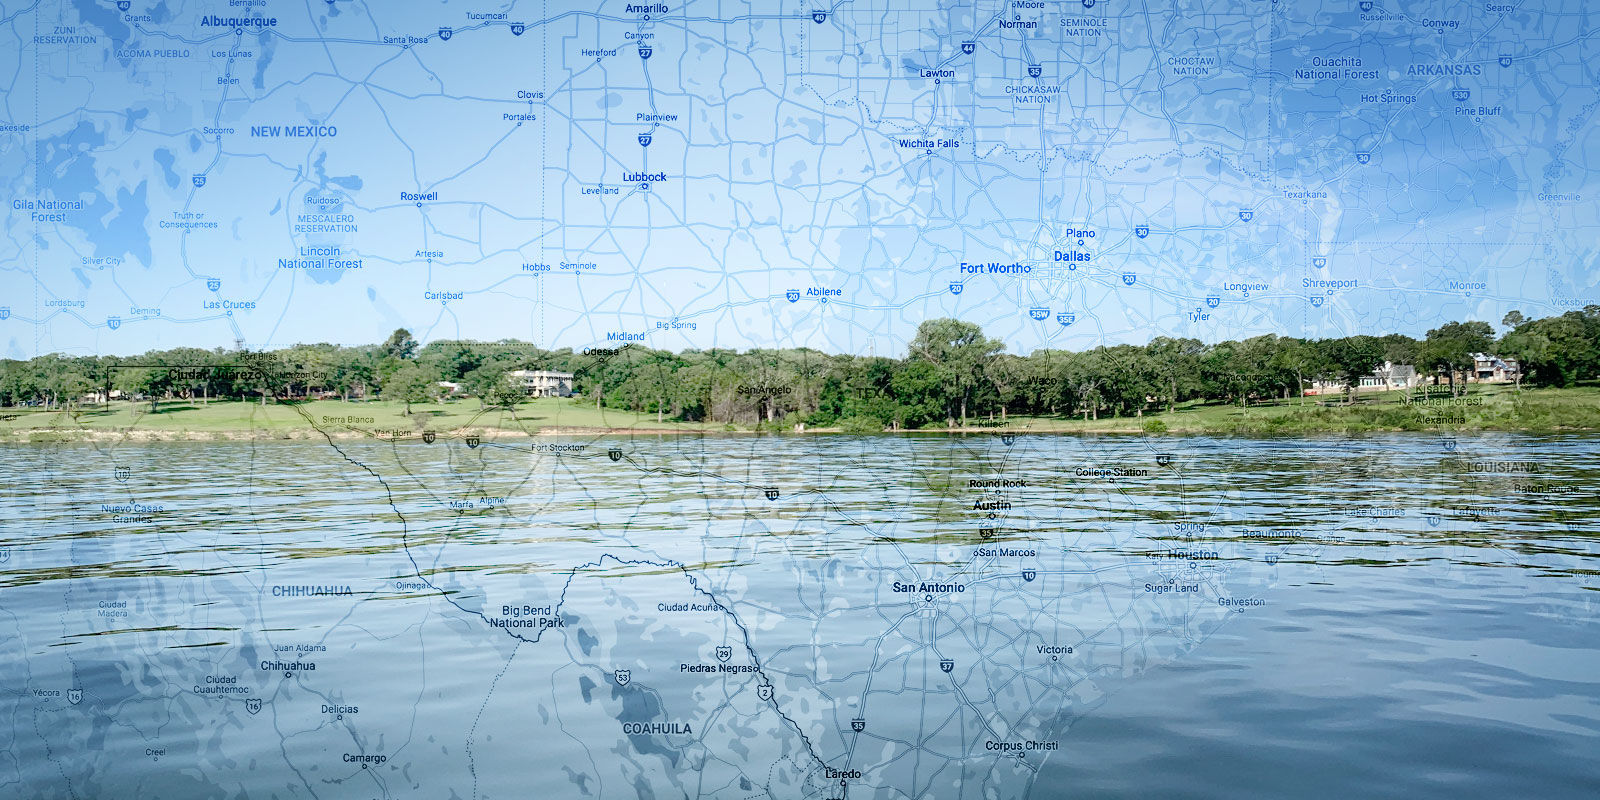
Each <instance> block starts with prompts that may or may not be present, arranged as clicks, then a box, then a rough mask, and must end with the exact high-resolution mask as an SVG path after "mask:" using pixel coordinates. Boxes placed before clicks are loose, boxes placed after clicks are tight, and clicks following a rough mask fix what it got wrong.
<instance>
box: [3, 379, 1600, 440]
mask: <svg viewBox="0 0 1600 800" xmlns="http://www.w3.org/2000/svg"><path fill="white" fill-rule="evenodd" d="M998 422H999V420H998V419H997V420H995V421H994V422H990V421H989V420H987V419H984V420H973V421H972V424H971V426H970V429H971V430H975V431H983V430H1010V431H1029V432H1062V433H1133V432H1152V433H1160V432H1170V433H1240V434H1296V433H1317V432H1361V431H1386V430H1468V431H1470V430H1528V431H1561V430H1589V431H1593V430H1600V385H1585V386H1579V387H1576V388H1572V389H1529V390H1524V391H1522V392H1520V393H1519V392H1516V391H1515V390H1514V389H1513V388H1512V387H1510V386H1483V387H1479V386H1474V387H1471V389H1470V390H1469V393H1468V394H1467V401H1466V402H1465V403H1455V402H1448V401H1447V402H1445V403H1442V404H1439V405H1432V406H1425V407H1419V406H1417V405H1407V404H1405V403H1403V402H1401V393H1399V392H1390V393H1375V394H1365V395H1362V396H1361V397H1360V398H1359V399H1358V401H1357V402H1356V403H1355V404H1352V405H1348V406H1347V405H1343V403H1342V400H1341V399H1340V398H1338V397H1322V398H1310V397H1308V398H1305V401H1304V402H1301V401H1300V400H1299V399H1294V400H1288V401H1282V400H1280V401H1275V402H1271V403H1262V404H1252V405H1251V406H1249V407H1248V408H1241V407H1239V406H1238V405H1227V404H1216V403H1208V404H1202V403H1189V404H1185V405H1183V406H1180V407H1179V408H1178V409H1177V410H1175V411H1173V412H1170V413H1167V412H1163V413H1159V414H1147V415H1145V416H1143V417H1121V418H1116V417H1106V416H1102V417H1101V418H1100V419H1098V420H1089V421H1085V420H1083V419H1082V418H1081V417H1073V418H1066V417H1023V416H1012V417H1010V418H1009V419H1008V420H1006V422H1005V424H1004V425H1003V426H1001V425H997V424H995V423H998ZM428 429H431V430H435V431H438V432H440V433H452V434H457V435H461V434H465V433H469V432H471V433H480V434H490V433H501V434H511V433H517V434H530V435H531V434H537V433H540V432H545V433H549V432H552V431H554V430H557V429H582V430H601V429H613V430H614V429H635V430H661V431H663V432H669V431H680V432H720V431H726V430H729V429H730V428H729V427H728V426H726V425H722V424H711V423H684V422H671V421H667V422H659V423H658V422H656V419H655V415H653V414H633V413H629V412H625V411H617V410H614V409H596V408H595V407H594V406H593V405H591V404H588V403H583V402H580V401H574V400H572V399H565V398H543V399H538V400H530V401H527V402H525V403H521V404H519V405H518V406H517V407H516V412H515V414H514V415H513V414H511V413H509V412H507V411H505V410H503V409H488V410H485V409H480V408H479V407H478V403H477V401H476V400H462V401H459V402H454V403H441V404H426V405H414V406H412V408H411V413H410V414H406V413H405V407H404V405H402V404H400V403H395V402H387V401H374V402H352V403H345V402H341V401H337V400H319V401H315V402H308V403H298V404H276V403H269V404H267V405H265V406H263V405H261V404H260V403H259V402H214V403H209V404H200V403H193V404H190V403H185V402H170V403H163V404H161V406H160V408H159V409H158V410H157V411H156V412H155V413H151V411H150V405H149V404H148V403H131V402H113V403H112V404H111V406H110V408H109V409H101V408H91V409H87V410H83V411H81V412H80V413H76V414H68V413H65V412H60V411H40V410H34V409H20V408H17V409H0V441H24V440H51V439H61V438H72V439H76V438H110V437H116V436H120V435H128V436H131V437H134V438H186V439H196V438H197V439H211V438H215V439H226V438H291V439H311V438H321V437H322V436H323V435H324V433H332V434H334V435H338V436H341V437H360V436H380V437H383V438H390V437H393V436H396V435H399V436H415V435H417V434H419V433H421V432H422V431H423V430H428ZM822 430H826V429H822Z"/></svg>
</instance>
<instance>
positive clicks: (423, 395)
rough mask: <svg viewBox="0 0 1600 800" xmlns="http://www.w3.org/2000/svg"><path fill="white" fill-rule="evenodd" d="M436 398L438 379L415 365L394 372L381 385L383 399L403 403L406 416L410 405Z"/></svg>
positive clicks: (431, 400)
mask: <svg viewBox="0 0 1600 800" xmlns="http://www.w3.org/2000/svg"><path fill="white" fill-rule="evenodd" d="M438 396H439V383H438V379H437V378H436V377H435V376H434V375H432V374H431V373H429V372H428V371H427V370H425V369H423V368H422V367H419V366H417V365H416V364H407V365H405V366H403V367H401V368H400V369H398V370H396V371H395V373H394V374H393V375H390V376H389V380H388V382H386V383H384V385H383V398H384V399H385V400H399V401H401V402H404V403H405V404H406V409H405V413H406V414H407V415H410V413H411V404H412V403H431V402H433V401H434V400H435V399H437V398H438Z"/></svg>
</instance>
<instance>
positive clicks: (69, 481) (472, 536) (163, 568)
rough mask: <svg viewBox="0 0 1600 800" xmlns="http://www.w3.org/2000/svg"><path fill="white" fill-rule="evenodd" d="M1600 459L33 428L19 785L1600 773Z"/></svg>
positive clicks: (1086, 445)
mask: <svg viewBox="0 0 1600 800" xmlns="http://www.w3.org/2000/svg"><path fill="white" fill-rule="evenodd" d="M1597 470H1600V440H1595V439H1586V438H1576V437H1569V438H1559V437H1527V436H1515V435H1482V436H1462V437H1460V438H1458V439H1454V438H1440V437H1438V436H1433V435H1415V436H1409V435H1408V436H1374V437H1364V438H1334V437H1329V438H1305V439H1211V438H1154V439H1146V438H1140V437H1098V438H1089V437H1066V436H1019V437H1016V438H1011V437H1006V438H1004V439H1002V438H1001V437H999V436H976V437H946V436H906V437H900V438H893V437H884V436H872V437H848V436H837V437H835V436H808V437H777V438H774V437H743V436H736V437H707V438H699V437H661V438H636V439H626V438H615V437H599V438H594V439H579V438H564V439H541V440H537V441H534V442H532V443H531V444H530V443H528V442H526V441H522V442H482V443H479V445H478V446H476V447H471V446H468V444H467V443H465V442H463V441H460V440H454V441H446V440H440V441H438V442H436V443H434V444H431V445H425V444H422V443H420V442H418V443H406V444H399V445H394V444H383V443H370V442H337V443H333V444H330V443H288V442H272V443H218V444H204V445H202V444H188V443H184V444H143V445H137V446H118V447H108V446H104V445H88V444H83V445H76V444H72V445H69V444H61V445H49V446H29V447H7V448H0V474H4V475H6V476H7V478H8V480H7V481H6V483H5V489H4V495H3V499H0V647H3V652H4V660H5V663H6V665H7V670H6V672H7V674H8V676H15V677H11V678H8V681H7V684H6V689H7V691H6V692H5V693H4V694H3V696H0V718H3V719H5V720H9V721H10V723H11V724H9V725H0V786H7V787H12V789H17V788H19V787H20V789H21V791H22V795H23V796H103V795H108V794H123V795H126V794H128V793H130V792H132V793H137V794H141V795H142V794H152V795H153V794H160V793H166V794H169V795H173V796H223V795H226V796H289V795H292V796H353V795H356V794H359V795H371V796H419V797H421V796H426V797H445V796H451V795H452V793H454V795H455V796H459V797H472V796H478V797H494V796H524V795H525V794H526V789H527V786H529V781H530V780H535V781H538V782H539V783H538V784H537V785H539V786H540V787H541V791H542V792H544V793H547V794H548V795H549V796H556V797H568V796H570V797H581V796H594V795H601V796H610V795H626V796H630V797H631V796H636V795H637V796H685V795H686V796H727V797H749V796H754V795H757V794H766V795H768V796H772V797H819V798H821V797H840V796H845V795H846V794H847V795H848V796H851V797H908V796H936V797H966V796H974V797H976V796H983V797H1022V796H1033V797H1067V796H1085V795H1102V794H1116V795H1136V796H1148V795H1153V794H1157V793H1168V794H1173V795H1181V796H1212V795H1214V796H1217V797H1223V796H1227V797H1241V796H1259V797H1277V796H1284V795H1287V794H1319V795H1327V796H1409V797H1415V796H1441V797H1443V796H1461V795H1469V796H1470V795H1479V796H1515V795H1523V796H1531V795H1538V796H1583V795H1584V794H1585V793H1586V790H1588V791H1592V789H1593V787H1594V786H1595V785H1597V781H1600V766H1597V765H1596V763H1595V760H1594V759H1593V758H1592V757H1591V756H1589V755H1587V754H1589V753H1592V751H1593V750H1594V748H1595V747H1596V746H1597V745H1600V699H1597V698H1600V691H1597V689H1600V686H1597V683H1600V653H1597V647H1600V636H1597V635H1596V630H1597V629H1596V627H1595V621H1594V620H1595V617H1594V613H1595V610H1596V602H1597V600H1596V598H1597V595H1596V594H1595V591H1594V590H1595V589H1596V588H1597V587H1600V580H1597V577H1596V569H1597V568H1600V561H1597V555H1600V553H1597V549H1596V545H1595V542H1596V538H1595V537H1596V521H1597V518H1600V500H1597V499H1596V494H1595V490H1594V488H1595V486H1596V481H1595V477H1596V471H1597ZM1309 787H1315V788H1314V790H1313V789H1312V788H1309Z"/></svg>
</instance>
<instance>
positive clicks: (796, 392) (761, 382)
mask: <svg viewBox="0 0 1600 800" xmlns="http://www.w3.org/2000/svg"><path fill="white" fill-rule="evenodd" d="M1501 325H1502V327H1503V329H1504V330H1503V332H1502V333H1500V334H1499V335H1496V332H1495V329H1494V327H1493V326H1491V325H1490V324H1489V323H1487V322H1482V321H1466V322H1450V323H1447V324H1444V325H1441V326H1440V327H1438V328H1435V329H1433V330H1430V331H1428V333H1427V335H1426V336H1425V337H1423V338H1421V339H1416V338H1413V337H1410V336H1405V335H1402V334H1389V335H1385V336H1367V335H1359V336H1347V337H1340V338H1329V339H1299V338H1294V337H1287V336H1274V335H1270V334H1269V335H1264V336H1257V337H1254V338H1250V339H1245V340H1243V341H1224V342H1218V343H1215V344H1206V343H1203V342H1201V341H1199V340H1197V339H1189V338H1172V337H1165V336H1163V337H1158V338H1156V339H1154V340H1152V341H1151V342H1150V343H1148V344H1145V345H1142V346H1141V345H1132V344H1122V345H1113V346H1102V347H1095V348H1093V349H1090V350H1084V351H1076V352H1073V351H1066V350H1036V351H1034V352H1033V353H1032V354H1030V355H1027V356H1019V355H1014V354H1010V353H1007V352H1005V346H1004V345H1003V343H1001V342H1000V341H998V340H996V339H990V338H988V337H986V336H984V334H983V331H982V330H981V329H980V328H979V327H978V326H977V325H974V324H972V323H969V322H963V321H960V320H955V319H935V320H929V321H927V322H924V323H923V324H922V325H921V326H919V327H918V329H917V334H916V337H915V338H914V339H913V340H912V341H911V343H910V346H909V348H908V350H907V352H906V354H905V355H904V356H903V357H900V358H890V357H883V356H858V355H837V354H828V353H823V352H821V351H818V350H813V349H810V348H785V349H756V350H748V351H744V352H739V351H736V350H727V349H709V350H687V351H684V352H679V353H673V352H669V351H666V350H655V349H651V348H648V347H642V346H638V345H628V346H623V347H618V348H615V349H609V350H592V351H574V350H572V349H570V348H564V349H559V350H543V349H540V348H536V347H533V346H532V345H529V344H527V343H525V342H519V341H515V340H503V341H499V342H490V343H483V342H467V341H454V340H445V341H435V342H431V343H429V344H427V345H426V346H421V345H419V343H418V342H417V341H416V339H415V338H413V336H412V335H411V334H410V333H409V332H408V331H406V330H404V329H401V330H397V331H395V332H394V334H393V335H391V336H390V337H389V339H388V340H387V341H385V342H383V343H381V344H377V345H368V346H361V347H347V346H340V345H331V344H312V345H296V346H294V347H289V348H284V349H280V350H274V351H270V352H252V351H226V350H223V349H222V348H216V349H213V350H206V349H201V348H176V349H172V350H161V351H152V352H149V353H145V354H143V355H140V356H132V357H119V356H97V357H89V356H68V355H59V354H55V355H47V356H40V357H38V358H34V359H31V360H27V361H19V360H3V361H0V404H3V405H6V406H18V405H28V406H41V407H45V408H67V409H71V408H72V407H74V406H77V407H80V408H81V407H82V406H83V404H84V403H85V402H86V399H93V400H103V399H105V398H107V397H112V396H118V393H120V396H123V397H129V398H140V399H143V400H145V401H148V402H150V403H151V404H152V406H153V407H154V408H158V407H159V404H160V403H161V402H164V401H172V400H179V399H181V400H186V401H200V402H208V401H211V400H214V399H227V400H241V399H244V400H252V401H258V402H261V403H267V402H294V401H300V400H305V399H329V398H341V399H344V400H357V399H372V398H382V399H386V400H395V401H400V402H405V403H407V406H408V408H407V410H408V411H409V406H410V404H413V403H426V402H432V401H436V400H439V399H441V396H444V395H446V394H454V393H455V392H453V391H452V390H451V387H446V386H442V385H441V382H448V383H451V384H456V385H458V386H459V394H461V395H464V396H466V397H469V398H472V399H475V400H476V401H477V402H478V403H480V404H483V405H495V406H507V405H514V404H515V403H516V402H518V401H519V400H520V399H521V397H522V395H521V391H520V389H519V388H518V387H517V386H516V385H515V384H514V383H513V382H512V381H511V380H509V378H508V373H510V372H511V371H514V370H519V369H531V370H555V371H560V372H570V373H573V374H574V376H575V378H574V387H575V389H576V390H577V392H578V393H579V394H580V396H581V399H580V400H579V401H578V402H586V403H593V404H595V405H597V406H600V407H606V408H614V409H625V410H628V411H632V412H638V413H647V414H654V415H656V417H657V418H658V419H662V420H665V419H673V420H682V421H693V422H716V423H728V424H743V425H751V424H766V425H773V426H779V425H782V426H789V425H793V424H796V423H805V424H808V425H812V426H832V425H838V426H841V427H845V428H847V429H862V430H866V429H882V428H906V429H911V428H921V427H928V426H937V425H946V426H952V425H963V426H964V425H967V424H969V423H971V422H972V420H974V419H994V418H998V419H1004V418H1006V417H1007V416H1009V415H1012V414H1026V415H1071V416H1078V415H1081V416H1083V417H1084V418H1086V419H1098V418H1099V417H1101V416H1106V415H1109V416H1136V415H1142V414H1144V413H1147V412H1152V411H1163V410H1172V409H1173V408H1175V407H1176V406H1177V405H1178V404H1181V403H1188V402H1190V401H1197V400H1198V401H1205V402H1218V403H1235V404H1239V405H1248V404H1250V403H1253V402H1262V401H1265V400H1269V399H1288V398H1300V402H1304V396H1305V392H1306V390H1307V388H1308V387H1310V386H1312V385H1313V382H1317V381H1320V382H1324V383H1325V384H1343V385H1344V386H1346V387H1353V386H1356V385H1358V384H1359V381H1360V379H1361V378H1363V377H1366V376H1369V375H1372V374H1373V371H1374V370H1375V369H1376V368H1377V367H1379V366H1380V365H1381V364H1383V363H1385V362H1392V363H1394V364H1405V365H1412V366H1415V367H1416V369H1417V371H1418V373H1419V374H1421V375H1424V376H1428V379H1429V380H1430V381H1431V382H1432V383H1435V384H1439V385H1442V386H1446V387H1449V388H1448V391H1450V392H1452V393H1459V392H1463V391H1465V377H1466V375H1467V374H1468V373H1469V372H1470V370H1472V369H1473V366H1474V361H1473V354H1474V353H1490V354H1494V355H1497V356H1499V357H1501V358H1505V359H1515V361H1516V362H1517V363H1518V364H1519V365H1520V370H1518V371H1517V372H1516V378H1517V380H1518V383H1519V385H1520V384H1522V383H1524V382H1525V383H1527V384H1529V385H1532V386H1572V385H1573V384H1575V383H1577V382H1578V381H1580V380H1589V379H1593V378H1595V377H1597V376H1600V306H1588V307H1586V308H1585V309H1584V310H1583V311H1570V312H1567V313H1565V314H1562V315H1560V316H1554V317H1546V318H1542V319H1528V318H1525V317H1524V316H1523V315H1522V314H1521V313H1519V312H1515V311H1513V312H1511V313H1510V314H1507V315H1506V316H1505V317H1504V318H1503V319H1502V320H1501ZM1349 399H1350V398H1349V392H1348V391H1347V392H1346V396H1345V399H1344V401H1345V402H1349Z"/></svg>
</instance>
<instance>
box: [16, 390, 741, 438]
mask: <svg viewBox="0 0 1600 800" xmlns="http://www.w3.org/2000/svg"><path fill="white" fill-rule="evenodd" d="M552 428H589V429H594V428H605V429H614V428H633V429H646V430H657V429H660V430H693V431H700V430H713V429H715V430H721V428H722V426H720V425H719V426H710V425H699V424H692V423H674V422H665V423H657V422H656V419H655V415H653V414H633V413H630V412H625V411H617V410H615V409H609V408H608V409H596V408H595V407H594V406H593V405H587V404H580V403H576V402H574V401H572V400H570V399H563V398H541V399H537V400H530V401H527V402H525V403H521V404H519V405H518V406H517V408H516V413H515V416H513V415H512V414H510V413H508V412H506V411H505V410H503V409H487V410H485V409H480V408H479V407H478V402H477V401H476V400H463V401H459V402H453V403H436V404H435V403H429V404H414V405H412V406H411V413H410V414H406V413H405V406H404V405H403V404H401V403H396V402H387V401H373V402H351V403H346V402H342V401H339V400H318V401H313V402H307V403H296V404H278V403H268V404H267V405H265V406H263V405H261V404H260V402H258V401H257V402H238V401H230V402H212V403H209V404H201V403H198V402H197V403H193V404H190V403H186V402H180V401H173V402H167V403H162V404H161V405H160V406H159V408H158V410H157V411H156V412H154V413H151V411H150V404H149V403H132V402H119V401H113V402H112V403H111V405H110V408H109V409H102V408H98V407H95V408H90V409H87V410H84V411H82V412H81V413H77V414H68V413H66V412H59V411H48V412H47V411H39V410H34V409H20V408H8V409H0V439H10V440H17V439H21V438H35V439H38V438H45V439H49V438H58V437H61V436H68V437H74V438H77V437H102V436H109V435H115V434H117V433H122V432H132V433H133V434H134V435H140V436H143V435H154V436H157V437H158V438H165V437H160V435H161V434H171V435H172V436H171V438H211V437H214V438H227V437H233V436H239V437H268V438H311V437H313V436H321V435H322V432H334V433H338V434H339V435H341V436H362V435H370V434H376V435H380V436H384V437H388V436H391V435H393V433H394V432H400V433H401V434H407V433H412V434H414V433H419V432H421V431H423V430H425V429H432V430H436V431H441V432H444V431H455V432H461V431H477V432H491V431H506V432H521V433H528V434H533V433H538V432H539V431H540V430H541V429H545V430H548V429H552Z"/></svg>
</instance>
